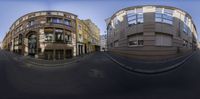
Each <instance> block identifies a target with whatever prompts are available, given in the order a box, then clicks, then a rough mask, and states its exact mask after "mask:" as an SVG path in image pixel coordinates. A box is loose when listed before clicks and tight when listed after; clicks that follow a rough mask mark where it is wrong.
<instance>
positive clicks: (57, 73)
mask: <svg viewBox="0 0 200 99" xmlns="http://www.w3.org/2000/svg"><path fill="white" fill-rule="evenodd" d="M14 57H19V56H16V55H15V54H12V53H9V52H6V51H0V97H1V98H0V99H7V98H12V99H13V98H14V99H15V98H18V99H21V98H25V99H41V98H42V99H46V98H47V99H60V98H65V99H67V98H79V99H80V98H81V99H83V98H86V99H87V98H95V99H96V98H97V99H102V98H111V99H112V98H113V99H118V98H119V99H127V98H131V99H133V98H134V99H199V98H200V95H199V93H200V78H199V75H200V51H198V52H197V53H196V54H195V55H193V56H192V57H191V58H190V59H188V60H187V62H185V63H184V64H182V65H181V66H180V67H179V68H176V69H175V70H172V71H169V72H165V73H162V74H155V75H145V74H139V73H131V72H128V71H126V70H124V69H122V68H120V66H119V65H118V64H116V63H115V62H113V61H112V60H111V59H109V58H108V57H107V56H106V55H105V53H103V52H96V53H92V54H91V55H88V56H85V57H83V59H81V60H80V61H77V62H74V63H72V64H66V65H65V66H58V67H42V66H34V65H31V64H26V63H25V62H20V61H16V60H14V59H13V58H14Z"/></svg>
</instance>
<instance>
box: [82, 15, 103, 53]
mask: <svg viewBox="0 0 200 99" xmlns="http://www.w3.org/2000/svg"><path fill="white" fill-rule="evenodd" d="M83 22H84V23H85V24H86V25H87V26H88V27H89V31H90V32H89V40H90V41H89V51H90V52H93V51H100V29H99V28H98V27H97V26H96V25H95V24H94V23H93V22H92V21H91V20H90V19H87V20H83Z"/></svg>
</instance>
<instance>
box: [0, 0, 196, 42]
mask: <svg viewBox="0 0 200 99" xmlns="http://www.w3.org/2000/svg"><path fill="white" fill-rule="evenodd" d="M136 5H167V6H174V7H177V8H180V9H183V10H185V11H186V12H188V13H189V14H190V15H191V16H192V18H193V21H194V23H195V25H196V28H197V31H198V32H199V30H200V13H199V10H200V0H1V1H0V13H1V14H0V41H2V40H3V38H4V36H5V34H6V32H8V31H9V28H10V26H11V25H12V23H13V22H14V21H15V20H17V19H18V18H19V17H21V16H23V15H25V14H27V13H30V12H35V11H40V10H59V11H65V12H70V13H73V14H76V15H78V17H79V19H91V20H92V21H93V22H94V23H95V24H96V25H97V26H98V27H99V28H100V32H101V34H105V31H106V24H105V19H106V18H108V17H111V16H112V15H113V14H114V13H115V12H117V11H118V10H120V9H122V8H126V7H130V6H136ZM198 38H199V40H200V34H199V36H198Z"/></svg>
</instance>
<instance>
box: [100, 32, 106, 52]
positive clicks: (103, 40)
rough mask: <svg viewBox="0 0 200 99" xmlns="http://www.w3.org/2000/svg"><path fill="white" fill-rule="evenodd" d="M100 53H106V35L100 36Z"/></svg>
mask: <svg viewBox="0 0 200 99" xmlns="http://www.w3.org/2000/svg"><path fill="white" fill-rule="evenodd" d="M100 48H101V49H100V51H107V35H106V34H104V35H101V36H100Z"/></svg>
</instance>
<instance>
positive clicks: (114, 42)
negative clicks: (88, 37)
mask: <svg viewBox="0 0 200 99" xmlns="http://www.w3.org/2000/svg"><path fill="white" fill-rule="evenodd" d="M105 21H106V24H107V35H108V39H107V44H108V51H110V52H113V53H117V54H120V55H123V56H127V57H130V58H135V59H142V60H162V59H169V58H175V57H178V56H182V55H184V54H187V53H190V52H192V51H194V50H196V48H197V31H196V27H195V24H194V22H193V20H192V17H191V16H190V15H189V14H188V13H187V12H185V11H183V10H181V9H179V8H175V7H170V6H161V5H145V6H134V7H128V8H124V9H121V10H119V11H118V12H116V13H115V14H114V15H112V16H111V17H110V18H108V19H106V20H105Z"/></svg>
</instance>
